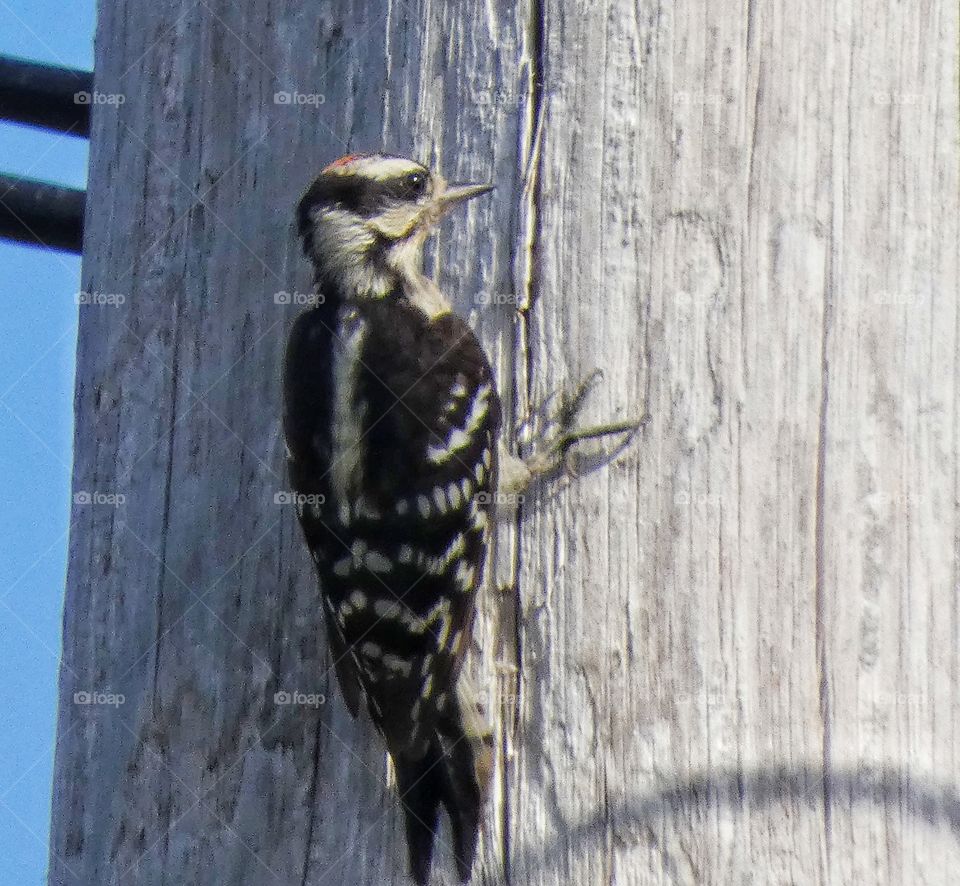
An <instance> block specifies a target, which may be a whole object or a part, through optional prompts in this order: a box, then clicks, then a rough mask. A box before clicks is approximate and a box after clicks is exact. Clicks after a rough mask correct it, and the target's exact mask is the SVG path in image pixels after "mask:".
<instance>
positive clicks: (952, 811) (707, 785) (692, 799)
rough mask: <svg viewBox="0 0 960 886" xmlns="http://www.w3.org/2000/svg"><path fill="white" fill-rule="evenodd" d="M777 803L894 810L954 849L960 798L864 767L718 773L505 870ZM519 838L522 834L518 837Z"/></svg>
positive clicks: (621, 805)
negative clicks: (617, 836)
mask: <svg viewBox="0 0 960 886" xmlns="http://www.w3.org/2000/svg"><path fill="white" fill-rule="evenodd" d="M783 800H788V801H793V802H797V801H799V802H805V803H808V804H810V805H814V804H817V805H819V804H821V803H822V804H824V805H825V808H826V809H827V810H829V809H830V808H831V807H834V806H838V805H843V806H852V805H854V804H857V805H867V806H884V805H893V806H895V807H896V809H897V814H898V815H911V816H913V817H914V818H918V819H921V820H923V821H925V822H927V823H928V824H930V825H938V824H943V823H945V824H947V825H948V826H949V827H950V830H951V831H952V832H953V836H954V838H955V839H956V840H957V841H958V842H960V794H958V792H957V788H956V787H955V786H954V785H950V784H946V783H944V784H935V783H930V782H923V781H918V780H916V779H914V778H911V777H910V775H909V774H908V773H907V772H905V771H904V770H901V769H895V768H892V767H869V766H864V767H860V768H857V769H849V770H843V769H841V770H837V771H833V772H830V773H827V774H825V773H824V772H823V771H822V770H818V769H816V768H814V767H799V768H796V769H788V768H786V767H778V768H769V769H768V768H762V767H761V768H758V769H755V770H752V771H751V770H746V771H744V770H727V771H724V770H719V771H717V772H712V773H710V774H708V775H702V776H696V777H693V778H690V779H688V780H685V781H682V782H676V783H674V784H672V785H667V786H665V787H664V788H662V789H661V790H659V791H656V792H653V793H649V794H646V795H639V796H637V797H634V798H632V799H631V798H628V799H626V800H624V801H622V802H617V801H615V800H613V799H612V798H611V800H610V801H609V802H608V803H607V805H606V808H605V810H604V811H603V812H601V813H598V814H596V815H594V816H593V817H591V818H588V819H585V820H583V821H581V822H580V823H579V824H575V825H573V826H572V827H570V828H567V829H565V831H564V834H563V837H562V838H558V839H556V840H553V841H552V842H550V843H548V844H546V845H540V846H527V847H524V846H523V845H521V846H520V847H518V850H517V853H516V854H514V855H513V857H512V859H511V867H518V868H519V869H521V870H522V869H527V870H529V869H530V867H531V866H532V867H536V868H544V869H550V868H555V867H556V866H557V864H558V862H559V861H560V860H561V859H563V858H564V857H565V856H564V850H566V849H568V848H569V846H570V845H571V844H574V845H575V844H577V843H585V842H588V841H590V840H593V839H596V840H598V841H604V842H605V840H606V833H607V826H608V824H609V823H610V822H611V821H613V822H617V823H618V824H620V825H623V824H632V825H643V824H650V825H655V824H656V823H657V822H660V821H662V820H663V817H664V815H665V813H669V812H671V811H674V810H676V809H678V808H681V807H685V806H686V807H689V806H693V805H702V804H705V803H711V804H716V805H720V806H726V807H731V808H734V809H736V808H740V807H744V806H745V804H746V803H747V802H749V803H750V805H751V806H752V807H757V806H760V805H769V804H772V803H774V802H779V801H783ZM518 836H522V835H518Z"/></svg>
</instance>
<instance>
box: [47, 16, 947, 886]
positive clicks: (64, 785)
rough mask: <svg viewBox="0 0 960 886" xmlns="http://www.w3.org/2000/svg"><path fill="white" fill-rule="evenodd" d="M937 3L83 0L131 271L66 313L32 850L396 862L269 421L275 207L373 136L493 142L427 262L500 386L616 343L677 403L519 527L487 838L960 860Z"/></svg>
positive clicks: (333, 869) (123, 858)
mask: <svg viewBox="0 0 960 886" xmlns="http://www.w3.org/2000/svg"><path fill="white" fill-rule="evenodd" d="M958 38H960V28H958V22H957V12H956V10H955V9H952V8H948V6H947V5H943V4H933V3H926V2H921V3H920V4H919V5H918V4H913V5H911V4H900V5H896V4H884V3H880V2H874V0H866V2H863V3H860V4H859V5H856V6H843V5H842V4H840V5H822V4H818V3H811V2H806V0H803V2H800V3H798V4H794V5H793V6H791V7H790V8H789V9H786V8H782V7H780V6H778V5H776V4H770V3H762V2H760V0H751V2H748V3H746V4H732V3H727V2H719V3H713V4H710V5H709V7H703V6H700V5H692V4H691V5H686V6H684V5H682V4H681V5H679V6H657V5H650V4H646V3H640V4H635V3H628V2H625V0H589V2H586V3H583V2H580V3H575V2H573V0H544V2H536V3H521V4H518V5H514V4H510V3H501V2H495V0H494V2H482V3H481V2H474V0H466V2H463V3H458V4H445V3H439V2H433V0H411V2H406V0H390V2H388V3H387V4H386V5H383V4H378V3H373V2H359V0H358V2H346V0H331V2H326V3H321V4H303V3H293V2H289V0H280V2H269V0H253V2H249V3H244V4H231V3H228V2H226V0H210V2H206V0H203V2H200V3H194V2H173V0H153V2H150V3H147V2H145V0H128V2H126V3H123V4H120V3H102V4H101V5H100V9H99V25H98V35H97V55H96V87H97V90H98V91H100V92H102V93H105V94H123V95H125V97H126V101H125V102H124V103H123V104H120V105H117V104H111V105H108V104H102V105H98V106H96V107H94V108H93V130H92V151H91V169H90V184H89V199H88V209H87V212H88V215H87V220H86V243H85V255H84V263H83V289H84V290H85V291H88V292H101V293H108V294H122V295H124V299H123V300H122V303H120V304H119V305H118V304H116V302H117V301H118V300H117V299H114V300H113V301H112V303H102V304H90V305H85V306H84V307H82V308H81V318H80V336H79V342H78V357H77V390H76V443H75V453H74V459H75V478H74V490H75V493H76V494H78V495H79V496H80V497H79V498H77V499H76V501H77V504H75V510H74V515H73V516H74V529H73V532H72V535H71V540H70V556H69V562H70V565H69V575H68V580H67V594H66V610H65V618H64V657H63V665H62V673H61V689H60V714H59V733H58V749H57V760H56V773H55V783H54V793H53V824H52V837H51V856H50V874H49V882H50V883H51V884H58V886H59V884H93V883H116V884H124V886H126V884H133V883H142V884H164V883H170V884H181V883H189V884H208V883H209V884H223V883H229V884H247V883H249V884H271V883H282V884H303V886H318V884H322V883H329V882H339V883H344V884H383V883H396V884H400V883H405V882H407V880H406V877H405V862H404V851H403V842H402V833H401V823H400V817H399V815H398V810H397V804H396V801H395V798H394V795H393V793H392V789H391V788H390V787H389V786H388V785H387V783H386V774H387V773H386V766H385V760H384V756H383V752H382V747H381V745H380V743H379V742H378V740H377V739H376V737H375V736H374V735H373V733H372V730H371V728H370V726H369V724H368V723H367V722H366V721H364V720H361V721H359V722H353V721H352V720H351V719H350V717H349V714H348V713H347V711H346V709H345V707H344V705H343V703H342V701H341V699H340V698H339V697H338V695H337V691H336V688H335V682H334V681H333V679H332V675H331V672H330V671H329V660H328V657H327V650H326V646H325V642H324V640H323V635H322V632H321V629H320V621H319V620H320V618H321V613H320V611H319V607H318V603H317V593H316V588H315V583H314V579H313V575H312V571H311V566H310V562H309V559H308V557H307V555H306V551H305V547H304V545H303V544H302V541H301V539H300V537H299V533H298V530H297V527H296V521H295V518H294V514H293V512H292V508H291V507H289V506H286V505H285V504H284V501H285V493H286V490H287V484H286V480H285V477H284V470H283V445H282V441H281V440H280V437H279V408H280V404H279V384H278V382H279V361H280V354H281V351H282V346H283V341H284V335H285V332H286V330H287V329H288V327H289V325H290V322H291V320H292V318H293V316H294V314H295V313H296V311H297V309H298V306H297V302H298V300H302V298H301V296H302V295H303V294H304V293H306V292H307V291H308V283H309V273H308V268H307V266H306V263H305V262H304V261H303V260H302V259H301V257H300V255H299V245H298V244H297V242H296V238H295V233H294V230H293V224H292V221H293V219H292V211H293V206H294V205H295V202H296V200H297V198H298V197H299V194H300V193H301V192H302V190H303V189H304V188H305V187H306V186H307V184H308V183H309V181H310V180H311V178H312V177H313V176H314V175H315V174H316V172H317V171H318V170H319V168H320V167H321V166H323V165H324V164H325V163H327V162H329V161H330V160H331V159H333V158H334V157H336V156H339V155H340V154H342V153H346V152H347V151H348V150H370V149H380V148H385V149H387V150H389V151H391V152H395V153H400V154H409V155H413V156H417V157H419V158H422V159H424V160H427V161H429V162H431V163H434V164H437V165H439V166H440V167H441V168H442V169H443V170H444V172H445V173H446V174H447V175H448V176H450V177H462V178H465V179H466V178H469V179H483V178H489V179H491V180H493V181H494V182H495V183H496V185H497V191H496V194H495V197H494V199H493V200H492V201H489V202H487V203H483V204H482V205H481V204H480V203H478V204H477V205H476V206H471V207H470V209H469V210H468V211H467V212H466V213H465V214H463V215H462V216H460V217H458V218H456V219H455V220H453V221H451V222H450V223H448V224H447V226H446V227H445V228H444V230H443V231H442V233H441V235H440V238H439V239H438V241H437V247H436V249H435V251H434V252H433V253H432V256H431V262H433V263H435V266H436V268H437V273H438V274H439V278H440V280H441V284H442V286H443V287H444V289H445V291H447V292H449V293H450V295H451V297H452V298H453V299H454V301H455V303H456V304H457V307H458V309H460V310H461V311H462V312H463V313H465V314H468V315H469V316H470V317H471V320H472V321H473V322H474V323H475V325H476V327H477V328H478V330H479V331H480V334H481V336H482V338H483V340H484V342H485V344H486V345H487V347H488V350H489V352H490V354H491V356H492V358H493V360H494V362H495V365H496V368H497V371H498V374H499V377H500V380H501V388H502V391H503V393H504V395H505V397H506V398H507V400H508V402H509V404H510V414H511V416H512V419H511V424H514V423H516V422H517V421H518V420H519V419H521V418H523V417H524V416H525V415H526V413H527V412H528V410H529V409H530V407H531V406H532V404H536V403H538V402H540V401H541V400H542V399H543V398H544V397H545V396H546V395H547V394H548V393H549V392H550V391H552V390H554V389H556V388H558V387H561V386H563V385H565V384H569V383H571V382H573V381H575V380H576V379H577V378H579V377H581V376H583V375H584V374H586V373H588V372H589V371H591V370H592V369H594V368H600V369H602V370H603V372H604V381H603V384H602V386H601V387H600V388H599V389H598V390H597V392H596V394H595V395H594V396H593V398H592V399H591V401H590V403H589V406H588V410H587V413H586V414H585V416H584V418H585V420H587V421H590V420H607V419H612V418H625V417H628V416H631V415H638V414H640V413H642V412H643V411H645V410H646V411H649V413H650V415H651V419H650V421H649V423H648V424H647V426H646V428H645V430H644V432H643V434H642V436H641V437H640V438H639V439H638V440H637V441H635V443H634V444H633V445H632V446H631V447H630V448H628V449H627V450H626V451H625V452H624V453H622V454H620V455H619V456H618V457H617V458H616V459H615V460H614V461H613V462H612V463H611V464H609V465H608V466H606V467H603V468H601V469H599V470H596V471H594V472H592V473H589V474H587V475H586V476H584V477H581V478H579V479H576V480H563V481H560V482H557V483H554V484H551V485H548V486H544V487H541V488H539V489H537V490H536V491H535V492H533V493H532V494H531V495H530V496H528V498H527V499H526V501H525V502H524V504H523V507H522V509H521V516H522V520H521V521H520V522H518V523H513V522H511V521H506V523H505V524H504V525H503V527H502V528H501V531H500V533H499V536H498V539H497V542H498V543H497V546H496V552H495V562H494V564H493V567H492V569H491V574H490V581H489V584H490V591H489V593H488V595H487V597H486V599H485V600H484V603H483V607H482V609H483V613H482V614H483V618H482V622H481V626H480V630H479V634H478V650H477V654H476V655H475V661H474V670H475V672H476V674H477V676H478V679H479V680H480V683H481V685H482V687H483V691H484V692H485V693H486V694H487V697H488V699H489V701H490V703H491V706H492V707H493V708H494V709H495V711H496V713H497V721H498V737H499V747H500V758H499V761H498V772H497V778H496V784H495V792H494V793H495V796H494V798H493V801H492V803H491V808H490V812H489V822H488V826H487V829H486V831H485V833H484V840H483V846H482V852H481V855H482V858H481V861H480V863H479V865H478V868H477V871H476V873H475V877H474V881H475V882H477V883H489V884H499V883H506V882H509V883H513V884H567V883H578V884H579V883H583V884H601V883H610V884H618V886H619V884H634V883H636V884H724V886H725V884H736V886H741V884H797V886H801V884H802V886H807V884H828V883H829V884H860V883H891V884H905V886H907V884H909V886H913V884H919V883H925V884H947V883H952V882H953V880H954V875H953V872H954V871H956V870H957V869H958V867H960V796H958V793H957V781H958V776H960V745H958V742H957V739H956V735H957V730H958V726H960V695H958V687H960V660H958V653H957V648H958V639H960V614H958V608H957V596H958V592H960V478H958V469H957V448H958V442H960V440H958V437H960V368H958V366H960V364H958V359H957V353H958V350H960V311H958V295H960V293H958V282H957V281H958V271H960V256H958V242H960V231H958V213H957V192H958V174H957V157H958V137H957V132H958V122H960V115H958V107H957V103H958V98H957V96H958V82H957V64H958V53H957V44H958ZM284 96H286V98H284ZM512 430H513V428H511V431H512ZM84 494H86V495H87V496H88V497H89V499H90V501H89V503H83V502H84V501H85V500H86V499H85V498H84ZM111 496H112V499H111ZM120 497H122V499H123V500H122V503H121V502H119V498H120ZM83 692H89V693H94V692H99V693H112V694H113V696H114V703H107V702H106V701H105V700H104V699H103V698H102V697H101V703H93V704H80V703H76V701H75V693H83ZM277 693H288V694H290V695H291V696H292V695H293V694H294V693H301V696H297V698H298V699H299V700H300V702H301V703H297V704H293V703H280V702H282V701H283V700H284V698H285V697H284V696H283V695H280V696H277ZM119 696H122V703H121V702H119V701H118V700H117V699H118V697H119ZM80 698H81V700H83V698H84V697H82V696H81V697H80ZM278 699H279V701H278ZM440 855H441V857H440V859H439V863H438V866H437V867H438V870H437V874H436V880H437V882H438V883H452V882H453V881H454V878H453V875H452V871H451V870H450V866H449V857H448V855H449V851H448V849H447V848H446V847H445V846H441V851H440Z"/></svg>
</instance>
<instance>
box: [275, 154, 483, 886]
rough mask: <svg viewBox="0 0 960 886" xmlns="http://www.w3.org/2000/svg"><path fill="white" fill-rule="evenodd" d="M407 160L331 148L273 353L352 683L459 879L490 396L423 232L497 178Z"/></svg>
mask: <svg viewBox="0 0 960 886" xmlns="http://www.w3.org/2000/svg"><path fill="white" fill-rule="evenodd" d="M490 190H491V188H490V187H489V186H487V185H449V184H447V182H446V181H444V179H443V178H442V177H441V176H440V175H439V174H437V173H435V172H431V171H430V170H429V169H427V168H426V167H425V166H422V165H421V164H419V163H415V162H413V161H411V160H405V159H400V158H397V157H388V156H383V155H350V156H347V157H343V158H342V159H340V160H337V161H336V162H334V163H332V164H330V165H329V166H328V167H326V169H324V170H323V172H322V173H321V174H320V176H319V177H318V178H317V179H316V180H315V181H314V182H313V184H312V185H311V186H310V188H309V189H308V190H307V192H306V194H305V195H304V197H303V199H302V200H301V202H300V205H299V208H298V213H297V221H298V225H299V233H300V236H301V238H302V240H303V248H304V251H305V253H306V255H307V256H308V257H309V259H310V261H311V262H312V263H313V266H314V277H315V282H316V286H317V292H318V295H319V296H321V297H318V298H317V299H316V300H315V303H314V304H313V305H312V306H311V307H310V308H308V309H307V310H305V311H304V312H303V313H301V314H300V316H299V317H298V318H297V320H296V322H295V324H294V326H293V329H292V331H291V334H290V337H289V341H288V344H287V354H286V361H285V367H284V399H285V403H284V432H285V436H286V441H287V448H288V453H289V461H288V467H289V472H290V479H291V483H292V485H293V487H294V489H295V491H296V492H297V493H299V495H298V501H302V502H308V503H307V504H304V505H302V506H301V505H298V516H299V519H300V524H301V526H302V528H303V533H304V535H305V537H306V541H307V545H308V546H309V548H310V553H311V555H312V557H313V560H314V562H315V564H316V568H317V573H318V577H319V583H320V590H321V594H322V598H323V606H324V608H325V610H326V611H325V621H326V625H327V631H328V636H329V645H330V648H331V651H332V655H333V660H334V663H335V668H336V673H337V676H338V679H339V682H340V687H341V691H342V693H343V697H344V699H345V700H346V704H347V706H348V708H349V709H350V712H351V713H352V714H353V715H354V716H356V715H357V712H358V710H359V705H360V700H361V695H362V696H363V697H364V698H365V700H366V705H367V708H368V710H369V712H370V716H371V717H372V719H373V722H374V724H375V725H376V727H377V729H378V730H379V731H380V732H381V733H382V735H383V737H384V739H385V741H386V745H387V750H388V751H389V753H390V756H391V758H392V760H393V765H394V769H395V771H396V778H397V787H398V791H399V794H400V799H401V802H402V804H403V809H404V815H405V823H406V835H407V844H408V851H409V864H410V873H411V876H412V877H413V879H414V880H415V881H416V882H417V883H418V884H421V886H423V884H426V883H427V881H428V879H429V876H430V866H431V856H432V851H433V842H434V837H435V835H436V832H437V828H438V816H439V809H440V806H441V805H442V806H443V807H445V808H446V810H447V813H448V814H449V817H450V822H451V830H452V835H453V843H454V845H453V850H454V854H455V857H456V863H457V867H458V873H459V875H460V878H461V879H462V880H463V881H467V880H469V878H470V870H471V867H472V864H473V858H474V855H475V852H476V846H477V834H478V829H479V824H480V817H481V810H482V806H483V802H484V795H485V792H486V786H487V782H488V779H489V774H490V770H491V765H492V754H491V744H490V732H489V729H488V728H487V727H486V724H485V723H484V722H483V718H482V716H481V713H480V711H479V709H478V707H477V706H476V703H475V701H474V700H473V698H472V697H471V694H470V692H469V691H468V690H467V689H466V685H465V682H464V679H463V678H462V677H461V673H460V671H461V665H462V662H463V658H464V653H465V651H466V650H467V648H468V647H469V645H470V638H471V629H472V626H473V617H474V608H475V605H474V604H475V597H476V592H477V588H478V586H479V582H480V576H481V570H482V568H483V561H484V556H485V552H486V547H487V541H488V538H489V532H490V522H491V519H492V515H491V513H490V507H491V505H490V502H491V500H492V498H493V496H492V495H491V494H490V493H491V491H492V490H494V489H495V488H496V485H495V484H496V475H497V435H498V431H499V427H500V401H499V398H498V396H497V391H496V389H495V386H494V379H493V375H492V372H491V369H490V365H489V363H488V361H487V358H486V355H485V354H484V352H483V349H482V348H481V346H480V343H479V342H478V340H477V338H476V336H475V335H474V334H473V332H472V331H471V330H470V327H469V326H468V325H467V324H466V323H465V322H464V321H463V320H462V319H461V318H460V317H458V316H457V315H456V314H454V313H453V312H452V310H451V306H450V303H449V302H448V301H447V300H446V299H445V298H444V296H443V294H442V293H441V292H440V290H439V288H438V287H437V285H436V284H435V283H434V282H433V281H432V280H430V279H429V278H428V277H426V276H425V275H424V273H423V271H422V251H423V246H424V242H425V240H426V238H427V236H428V235H429V234H430V233H431V231H432V230H433V229H434V227H435V226H436V225H437V223H438V222H439V221H440V220H441V218H443V216H444V215H445V214H446V213H447V212H448V211H449V210H451V209H453V208H454V207H456V206H459V205H460V204H462V203H463V202H464V201H466V200H469V199H471V198H473V197H478V196H480V195H481V194H485V193H487V192H488V191H490Z"/></svg>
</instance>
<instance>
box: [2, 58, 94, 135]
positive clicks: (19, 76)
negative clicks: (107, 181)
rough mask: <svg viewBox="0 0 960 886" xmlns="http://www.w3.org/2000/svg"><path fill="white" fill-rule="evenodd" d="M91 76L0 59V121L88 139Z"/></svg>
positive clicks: (14, 59) (91, 89) (87, 73)
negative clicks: (55, 130) (53, 130)
mask: <svg viewBox="0 0 960 886" xmlns="http://www.w3.org/2000/svg"><path fill="white" fill-rule="evenodd" d="M95 99H96V93H95V92H94V90H93V74H92V73H90V72H89V71H75V70H70V69H69V68H58V67H55V66H53V65H41V64H37V63H36V62H28V61H24V60H23V59H18V58H10V57H8V56H0V119H3V120H13V121H15V122H17V123H28V124H30V125H31V126H41V127H43V128H45V129H58V130H60V131H61V132H68V133H70V135H75V136H78V137H81V138H87V137H88V136H89V135H90V105H91V103H92V102H93V101H94V100H95Z"/></svg>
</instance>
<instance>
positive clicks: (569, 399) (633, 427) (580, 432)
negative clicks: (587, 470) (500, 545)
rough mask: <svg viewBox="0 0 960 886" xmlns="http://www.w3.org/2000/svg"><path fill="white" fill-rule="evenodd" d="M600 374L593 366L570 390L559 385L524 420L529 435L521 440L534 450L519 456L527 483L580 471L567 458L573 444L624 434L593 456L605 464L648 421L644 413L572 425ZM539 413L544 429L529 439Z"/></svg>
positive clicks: (523, 430)
mask: <svg viewBox="0 0 960 886" xmlns="http://www.w3.org/2000/svg"><path fill="white" fill-rule="evenodd" d="M602 377H603V373H602V372H601V371H600V370H599V369H595V370H593V372H591V373H590V374H589V375H587V376H585V377H584V378H583V379H581V380H580V382H579V383H578V384H577V385H576V387H574V388H573V390H572V391H568V390H565V389H562V388H561V389H560V390H558V391H554V392H553V393H552V394H550V395H549V396H548V397H547V398H546V399H545V400H544V401H543V403H542V404H541V405H540V407H539V408H538V409H536V410H535V411H534V412H533V413H532V415H531V416H530V418H528V419H527V422H525V423H524V425H523V426H522V432H523V436H526V437H528V439H527V440H526V441H524V442H526V443H527V444H531V443H532V445H533V450H534V451H533V452H532V453H531V454H530V455H528V456H526V457H525V458H523V459H522V460H521V461H522V464H523V467H524V468H525V469H526V471H527V472H528V474H529V479H528V482H527V485H528V486H529V484H531V483H533V482H534V481H535V480H537V479H539V478H541V477H553V476H555V475H557V474H559V473H561V472H564V473H567V474H570V475H573V476H578V475H579V474H580V473H582V471H580V470H578V469H577V468H576V467H575V466H574V465H573V464H572V462H571V460H570V458H569V456H571V455H572V450H573V449H574V447H576V446H577V445H578V444H580V443H584V442H586V441H588V440H600V439H602V438H604V437H610V436H614V435H618V434H621V435H626V436H625V437H624V438H623V439H622V440H621V441H620V443H619V444H618V445H617V446H616V447H615V448H614V450H613V451H612V452H608V453H606V454H604V455H603V456H602V457H601V458H600V459H599V461H597V459H596V458H594V459H593V460H594V461H596V462H597V464H596V465H595V466H599V465H600V464H605V463H606V462H607V461H609V460H610V459H611V458H614V457H615V456H616V455H617V454H619V453H620V452H621V451H622V450H623V449H624V448H625V447H626V446H628V445H629V444H630V442H631V440H633V437H634V435H635V434H636V433H637V431H638V430H640V428H641V427H643V425H645V424H646V423H647V421H649V418H650V416H649V415H647V414H645V415H643V416H642V417H641V418H639V419H634V420H630V421H621V422H611V423H608V424H602V425H593V426H590V427H582V428H575V427H574V425H575V423H576V420H577V416H578V415H579V414H580V411H581V410H582V409H583V406H584V404H585V402H586V400H587V397H588V396H589V395H590V392H591V391H592V390H593V388H594V387H595V386H596V384H597V382H598V381H599V380H600V379H601V378H602ZM557 399H559V404H558V405H557V406H556V408H555V409H553V410H551V409H550V407H551V404H552V403H553V402H554V401H556V400H557ZM538 415H545V416H546V419H545V423H544V429H543V430H542V431H541V432H540V433H539V434H537V435H536V440H535V441H531V440H529V436H530V435H529V434H528V433H527V431H528V428H529V422H530V420H531V419H532V418H534V417H536V416H538Z"/></svg>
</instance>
